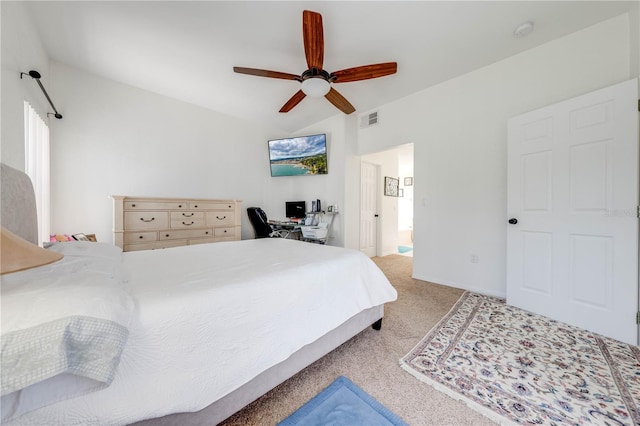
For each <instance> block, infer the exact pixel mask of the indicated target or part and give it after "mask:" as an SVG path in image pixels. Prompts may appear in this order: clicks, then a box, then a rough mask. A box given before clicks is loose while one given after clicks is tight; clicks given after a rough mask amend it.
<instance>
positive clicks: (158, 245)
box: [124, 240, 187, 251]
mask: <svg viewBox="0 0 640 426" xmlns="http://www.w3.org/2000/svg"><path fill="white" fill-rule="evenodd" d="M186 245H187V240H169V241H156V242H155V243H141V244H125V245H124V251H138V250H156V249H163V248H169V247H180V246H186Z"/></svg>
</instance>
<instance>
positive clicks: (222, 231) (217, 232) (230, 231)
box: [213, 226, 236, 237]
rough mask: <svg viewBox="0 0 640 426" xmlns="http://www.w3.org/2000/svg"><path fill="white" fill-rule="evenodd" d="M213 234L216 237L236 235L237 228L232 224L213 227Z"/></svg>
mask: <svg viewBox="0 0 640 426" xmlns="http://www.w3.org/2000/svg"><path fill="white" fill-rule="evenodd" d="M213 236H214V237H235V236H236V228H235V227H234V226H230V227H228V228H213Z"/></svg>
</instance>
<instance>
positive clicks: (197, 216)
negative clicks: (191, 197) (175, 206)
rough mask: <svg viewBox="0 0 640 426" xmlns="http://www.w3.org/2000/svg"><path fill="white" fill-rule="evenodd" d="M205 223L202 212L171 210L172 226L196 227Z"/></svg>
mask: <svg viewBox="0 0 640 426" xmlns="http://www.w3.org/2000/svg"><path fill="white" fill-rule="evenodd" d="M203 226H206V225H205V220H204V212H190V211H187V212H171V227H172V228H198V227H200V228H201V227H203Z"/></svg>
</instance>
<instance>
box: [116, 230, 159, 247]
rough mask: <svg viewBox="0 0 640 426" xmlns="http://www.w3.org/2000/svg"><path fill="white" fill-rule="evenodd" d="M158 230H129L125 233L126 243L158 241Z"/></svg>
mask: <svg viewBox="0 0 640 426" xmlns="http://www.w3.org/2000/svg"><path fill="white" fill-rule="evenodd" d="M157 240H158V233H157V232H155V231H154V232H127V233H126V234H124V242H125V243H127V244H128V243H146V242H148V241H157Z"/></svg>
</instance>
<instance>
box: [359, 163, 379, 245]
mask: <svg viewBox="0 0 640 426" xmlns="http://www.w3.org/2000/svg"><path fill="white" fill-rule="evenodd" d="M360 170H361V171H360V251H361V252H363V253H364V254H366V255H367V256H369V257H373V256H376V255H377V254H378V243H377V242H378V220H377V219H378V214H377V210H378V166H376V165H375V164H372V163H367V162H365V161H363V162H362V164H361V168H360Z"/></svg>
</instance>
